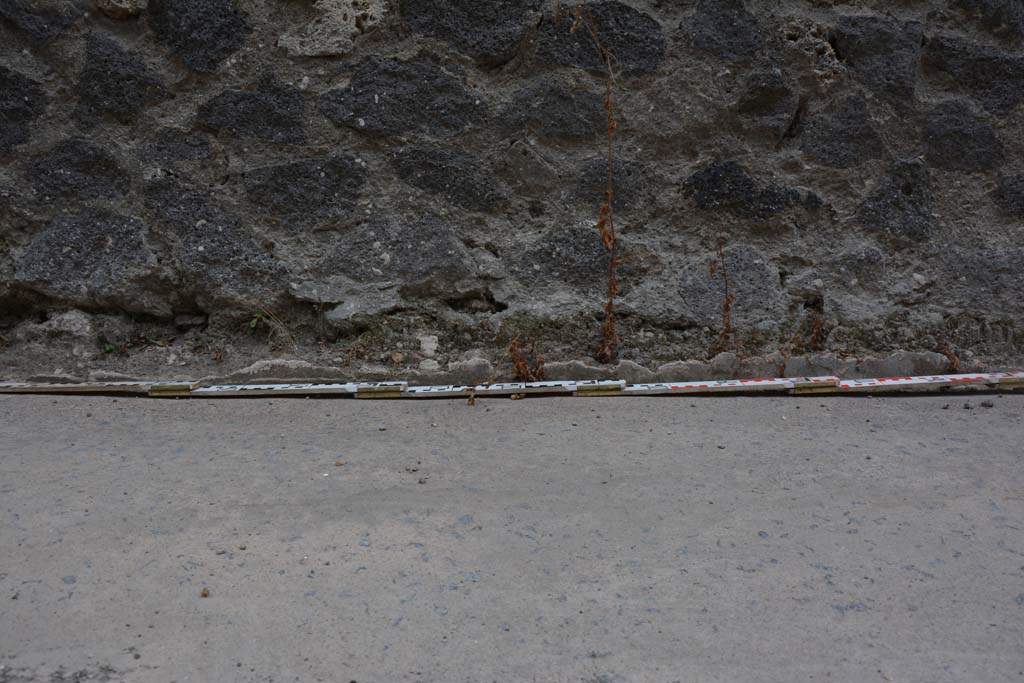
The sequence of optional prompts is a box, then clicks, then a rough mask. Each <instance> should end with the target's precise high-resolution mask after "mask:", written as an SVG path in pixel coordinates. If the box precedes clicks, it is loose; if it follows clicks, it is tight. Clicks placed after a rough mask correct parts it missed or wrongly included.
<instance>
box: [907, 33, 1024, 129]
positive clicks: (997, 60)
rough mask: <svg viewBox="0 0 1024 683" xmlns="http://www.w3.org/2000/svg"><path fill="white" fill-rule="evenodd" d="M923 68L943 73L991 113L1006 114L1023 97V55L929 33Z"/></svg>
mask: <svg viewBox="0 0 1024 683" xmlns="http://www.w3.org/2000/svg"><path fill="white" fill-rule="evenodd" d="M923 62H924V65H925V67H926V69H927V70H929V71H931V72H935V73H939V74H944V75H945V83H946V85H947V86H948V87H949V88H951V89H958V90H960V89H962V90H963V91H965V92H966V93H967V94H969V95H971V96H972V97H974V98H975V99H977V100H978V101H979V102H981V104H982V106H984V107H985V109H987V110H989V111H990V112H992V113H994V114H1007V113H1009V112H1010V111H1011V110H1012V109H1014V108H1015V107H1016V106H1017V105H1019V104H1020V103H1021V101H1022V100H1024V55H1021V54H1019V53H1014V54H1011V53H1007V52H1003V51H1001V50H997V49H995V48H992V47H988V46H987V45H976V44H974V43H969V42H967V41H965V40H963V39H961V38H956V37H953V36H933V37H931V38H929V39H928V41H927V43H926V44H925V48H924V57H923Z"/></svg>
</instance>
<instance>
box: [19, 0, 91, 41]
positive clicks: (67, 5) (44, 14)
mask: <svg viewBox="0 0 1024 683" xmlns="http://www.w3.org/2000/svg"><path fill="white" fill-rule="evenodd" d="M83 5H84V2H83V0H61V1H59V2H40V0H0V18H3V19H6V20H7V21H9V22H11V23H12V24H13V25H14V26H16V27H17V28H19V29H21V30H22V31H24V32H25V33H27V34H28V36H29V40H31V41H32V43H33V44H34V45H37V46H42V45H45V44H46V43H49V42H50V41H51V40H53V39H54V38H56V37H57V36H58V35H60V34H61V33H63V32H64V31H65V30H67V29H68V28H69V27H70V26H71V25H72V24H74V23H75V22H76V21H78V19H79V18H80V17H81V16H82V14H83Z"/></svg>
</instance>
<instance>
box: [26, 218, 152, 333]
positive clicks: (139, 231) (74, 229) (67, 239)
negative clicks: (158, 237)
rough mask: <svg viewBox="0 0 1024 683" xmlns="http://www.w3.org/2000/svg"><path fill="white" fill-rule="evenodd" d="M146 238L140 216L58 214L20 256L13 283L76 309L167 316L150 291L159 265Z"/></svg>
mask: <svg viewBox="0 0 1024 683" xmlns="http://www.w3.org/2000/svg"><path fill="white" fill-rule="evenodd" d="M145 238H146V226H145V224H144V223H143V222H142V220H141V219H139V218H134V217H130V216H121V215H118V214H115V213H110V212H108V211H99V210H96V209H85V210H83V211H81V212H78V213H73V214H61V215H59V216H58V217H57V218H56V219H55V220H54V221H53V222H52V223H50V224H49V225H48V226H47V227H46V228H45V229H44V230H43V231H42V232H40V233H39V234H38V235H36V236H35V238H34V239H33V240H32V242H31V243H30V244H29V245H28V247H26V249H25V251H24V252H23V253H22V254H21V256H20V257H19V258H18V260H17V270H16V273H15V280H16V281H17V282H19V283H20V284H22V285H24V286H26V287H29V288H31V289H34V290H35V291H38V292H41V293H43V294H46V295H47V296H51V297H54V298H55V299H59V300H62V301H65V302H67V303H71V304H73V305H75V306H84V307H95V306H115V307H118V308H122V309H124V310H128V311H134V312H140V313H150V314H153V315H167V314H169V313H170V308H169V306H168V305H167V304H166V303H165V302H163V301H162V300H161V299H159V298H158V297H154V296H153V295H152V294H150V293H149V292H150V290H151V288H150V284H151V282H150V281H151V278H153V277H154V274H155V273H156V272H157V270H158V268H159V264H158V261H157V257H156V255H155V254H154V253H153V252H152V251H151V250H150V249H149V248H148V247H147V246H146V239H145Z"/></svg>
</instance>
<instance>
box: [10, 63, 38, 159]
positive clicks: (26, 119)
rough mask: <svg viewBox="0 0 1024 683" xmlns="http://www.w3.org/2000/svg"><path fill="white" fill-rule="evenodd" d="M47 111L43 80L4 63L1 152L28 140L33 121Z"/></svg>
mask: <svg viewBox="0 0 1024 683" xmlns="http://www.w3.org/2000/svg"><path fill="white" fill-rule="evenodd" d="M44 111H46V95H45V94H44V93H43V87H42V85H41V84H40V83H37V82H36V81H34V80H32V79H31V78H28V77H26V76H23V75H22V74H20V73H18V72H17V71H12V70H10V69H8V68H6V67H4V66H0V155H2V154H6V153H7V152H10V151H11V150H12V149H14V148H15V147H16V146H18V145H20V144H23V143H25V142H28V140H29V138H30V137H31V135H32V122H33V121H35V120H36V119H38V118H39V117H40V116H42V115H43V112H44Z"/></svg>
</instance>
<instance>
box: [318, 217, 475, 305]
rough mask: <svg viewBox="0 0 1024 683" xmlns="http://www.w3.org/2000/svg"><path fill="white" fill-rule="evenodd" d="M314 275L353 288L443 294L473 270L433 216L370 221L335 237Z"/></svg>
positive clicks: (448, 228)
mask: <svg viewBox="0 0 1024 683" xmlns="http://www.w3.org/2000/svg"><path fill="white" fill-rule="evenodd" d="M316 269H317V271H318V272H319V273H321V274H324V275H336V274H339V273H342V274H344V275H345V276H347V277H350V278H352V279H353V280H356V281H357V282H395V283H397V284H401V285H402V288H403V291H405V292H406V293H410V294H429V293H447V292H448V290H449V289H450V287H451V286H452V285H453V284H454V283H455V282H457V281H459V280H461V279H463V278H466V277H469V276H471V275H472V274H473V270H474V269H473V263H472V259H471V258H470V256H469V252H468V251H467V250H466V247H465V246H464V245H463V244H462V242H461V241H460V240H459V237H458V233H457V232H456V230H455V228H454V227H453V226H452V225H451V223H448V222H447V221H445V220H443V219H441V218H438V217H436V216H431V215H426V216H422V217H419V218H415V219H411V218H406V217H401V216H388V217H380V218H374V219H372V220H369V221H367V222H365V223H363V224H361V225H360V226H359V227H357V228H356V229H355V230H354V231H352V232H349V233H346V234H345V235H344V236H342V237H339V239H338V240H337V241H335V243H334V245H333V246H332V247H330V248H329V249H328V254H327V256H325V257H324V258H323V259H321V260H320V261H319V262H318V263H317V265H316Z"/></svg>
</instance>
